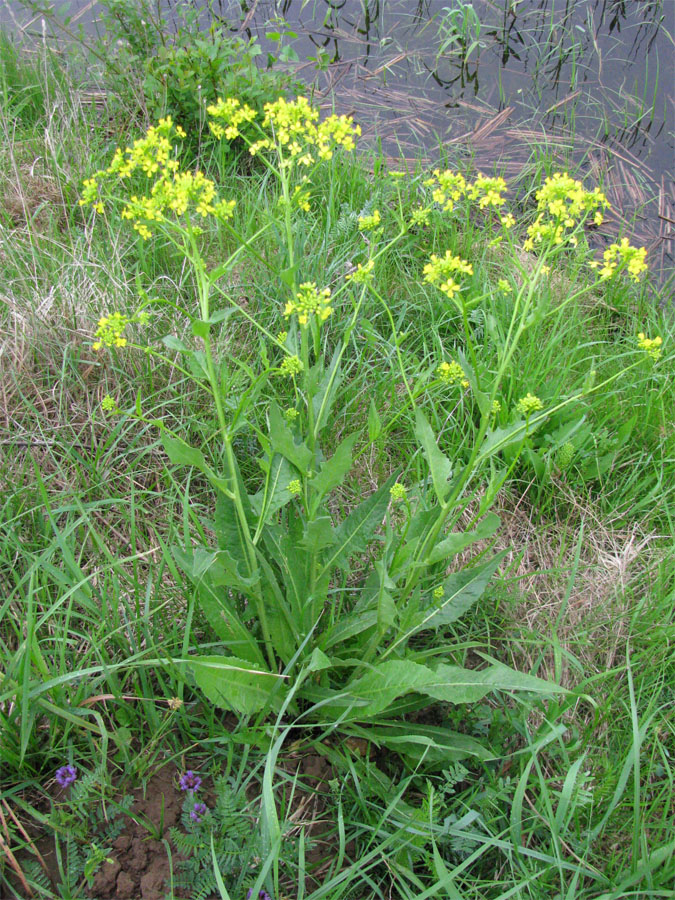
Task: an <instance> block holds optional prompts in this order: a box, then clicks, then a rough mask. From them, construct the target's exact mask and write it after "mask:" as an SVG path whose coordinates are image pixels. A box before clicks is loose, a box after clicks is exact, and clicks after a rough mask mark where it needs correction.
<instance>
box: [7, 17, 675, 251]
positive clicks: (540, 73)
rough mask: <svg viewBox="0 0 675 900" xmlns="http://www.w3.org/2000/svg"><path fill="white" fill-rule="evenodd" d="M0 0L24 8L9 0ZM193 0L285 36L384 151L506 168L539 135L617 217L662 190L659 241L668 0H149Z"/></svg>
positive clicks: (263, 39) (236, 27)
mask: <svg viewBox="0 0 675 900" xmlns="http://www.w3.org/2000/svg"><path fill="white" fill-rule="evenodd" d="M4 3H5V6H6V9H8V10H10V11H11V12H13V13H14V17H15V19H20V18H21V16H20V15H19V11H20V9H21V7H20V5H19V4H18V3H17V2H16V0H4ZM56 5H57V6H58V3H57V4H56ZM96 6H97V4H96V3H95V2H94V3H91V2H90V3H86V2H85V0H76V2H75V4H71V6H70V14H71V15H72V14H73V13H75V15H77V11H78V10H79V11H80V13H81V19H80V21H82V22H87V23H88V27H89V28H93V27H95V16H96ZM188 6H190V7H193V8H194V7H196V8H197V9H204V18H203V21H204V24H205V25H207V24H208V22H209V18H211V17H215V18H216V19H220V20H222V21H224V22H225V23H227V25H228V27H230V28H231V29H232V30H233V31H242V30H243V31H244V33H246V34H247V35H248V36H249V37H252V38H256V39H257V40H258V42H259V43H260V46H261V47H262V49H263V51H264V52H265V53H267V54H270V58H272V57H275V58H278V57H279V55H280V44H281V45H283V46H285V48H286V49H285V50H284V51H283V56H282V58H285V59H289V58H290V59H293V58H296V59H297V60H298V62H297V63H295V64H294V68H296V69H297V71H298V74H299V76H300V77H301V78H304V79H306V80H307V81H308V82H313V83H315V84H316V86H317V89H318V92H319V96H321V97H323V98H324V101H325V102H326V103H327V104H328V103H333V102H334V103H335V104H336V105H337V106H338V108H339V109H340V110H341V111H346V112H352V113H354V114H355V115H356V116H357V117H358V119H359V120H360V121H361V122H362V123H363V124H364V126H365V129H364V130H365V132H366V134H369V135H370V136H371V137H377V138H378V139H380V140H382V142H383V145H384V146H385V148H386V149H387V151H388V152H390V153H391V154H392V155H400V154H401V153H403V154H404V155H408V156H411V157H415V156H418V155H419V148H420V144H421V145H422V146H423V147H425V148H426V152H427V153H428V154H429V156H430V157H432V158H437V157H438V154H439V145H440V147H441V148H454V150H455V151H466V152H470V153H471V154H472V155H473V156H474V157H475V159H476V163H477V165H480V166H481V167H484V168H487V167H492V166H493V165H498V166H499V167H500V168H501V170H502V171H503V172H504V174H507V175H513V174H515V173H517V172H518V171H520V170H521V169H522V166H523V164H524V163H525V162H526V161H527V159H528V158H529V157H530V152H531V145H532V143H533V141H539V142H541V141H545V142H546V143H547V145H548V146H549V148H551V150H552V151H553V152H557V153H558V154H559V155H560V156H561V159H564V158H565V157H567V158H569V156H570V153H572V154H573V155H575V156H576V159H577V161H579V160H583V163H584V165H585V167H586V168H587V169H588V170H590V172H591V173H592V174H593V175H594V176H595V177H596V178H597V179H601V180H603V182H604V183H605V185H606V188H607V190H608V192H609V193H610V194H611V195H612V199H613V200H614V203H615V204H616V205H617V206H618V209H619V210H622V211H623V212H624V215H623V216H622V214H621V213H620V212H619V213H618V219H617V221H616V223H615V224H616V225H617V226H619V225H621V223H622V219H624V218H625V216H627V215H630V214H631V213H632V211H633V210H634V209H635V208H637V207H638V206H640V205H641V204H642V203H643V202H644V200H645V199H646V198H648V197H650V196H652V197H653V196H656V195H658V197H659V199H658V202H657V203H655V204H654V205H653V209H652V211H651V213H649V212H648V213H647V214H646V215H645V216H644V218H643V219H642V220H638V225H637V229H638V234H637V237H638V239H640V238H642V239H643V240H644V241H645V242H648V243H651V244H652V245H653V248H656V247H657V246H658V248H659V251H660V253H661V254H662V255H663V254H664V253H665V250H666V243H667V240H666V239H667V238H669V236H670V233H671V230H672V221H673V220H675V212H674V210H675V196H674V194H673V187H672V183H671V181H670V178H671V172H672V163H673V159H674V154H675V150H674V146H675V145H674V142H673V140H674V136H673V122H674V119H675V115H674V113H675V111H674V110H673V86H674V81H675V73H674V67H673V60H674V59H675V54H674V53H673V50H674V49H675V48H674V41H673V32H674V31H675V27H674V26H675V2H672V0H473V2H469V0H240V2H237V0H216V2H214V3H211V4H210V5H209V4H207V3H206V2H203V0H193V2H192V3H190V4H188V3H186V2H185V0H159V2H158V4H157V8H158V9H159V10H160V11H161V12H160V14H161V15H162V16H163V17H164V19H165V22H166V28H167V30H168V31H170V30H171V29H172V27H174V26H175V22H176V20H177V17H180V13H181V11H184V10H185V8H186V7H188ZM209 9H210V11H209ZM25 19H26V14H25V13H24V14H23V21H25ZM172 23H173V24H172ZM271 33H274V34H276V35H282V37H281V38H279V37H277V38H276V39H272V38H270V37H269V35H270V34H271ZM262 58H263V59H264V58H265V57H262ZM640 231H641V232H642V233H640ZM634 234H635V229H634Z"/></svg>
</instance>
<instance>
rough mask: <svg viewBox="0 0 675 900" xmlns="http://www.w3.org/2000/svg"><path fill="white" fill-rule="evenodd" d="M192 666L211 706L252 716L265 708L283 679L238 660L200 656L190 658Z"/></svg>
mask: <svg viewBox="0 0 675 900" xmlns="http://www.w3.org/2000/svg"><path fill="white" fill-rule="evenodd" d="M189 665H190V669H191V671H192V674H193V675H194V678H195V681H196V682H197V685H198V687H200V688H201V690H202V691H203V692H204V693H205V694H206V696H207V698H208V699H209V700H210V701H211V703H214V704H215V705H216V706H218V707H220V708H221V709H231V710H234V712H237V713H241V714H243V715H248V716H251V715H253V714H254V713H257V712H259V711H260V710H261V709H262V708H263V707H264V706H265V704H266V703H267V702H268V701H269V699H270V693H271V691H272V690H273V688H274V687H275V686H276V684H277V681H278V680H279V678H280V677H281V676H279V675H274V674H272V673H271V672H265V671H263V670H260V669H257V668H255V667H254V666H251V664H250V663H248V662H247V661H246V660H245V659H239V658H238V657H236V656H196V657H191V658H190V663H189Z"/></svg>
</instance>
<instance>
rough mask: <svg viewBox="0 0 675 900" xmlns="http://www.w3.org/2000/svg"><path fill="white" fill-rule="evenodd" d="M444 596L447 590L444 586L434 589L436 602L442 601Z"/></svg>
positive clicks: (440, 585)
mask: <svg viewBox="0 0 675 900" xmlns="http://www.w3.org/2000/svg"><path fill="white" fill-rule="evenodd" d="M444 594H445V590H444V588H443V585H442V584H439V585H438V587H435V588H434V600H442V599H443V595H444Z"/></svg>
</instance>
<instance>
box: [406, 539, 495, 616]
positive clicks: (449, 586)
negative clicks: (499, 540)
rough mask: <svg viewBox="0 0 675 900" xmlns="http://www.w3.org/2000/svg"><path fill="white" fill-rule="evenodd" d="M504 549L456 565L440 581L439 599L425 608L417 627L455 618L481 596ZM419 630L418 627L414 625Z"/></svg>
mask: <svg viewBox="0 0 675 900" xmlns="http://www.w3.org/2000/svg"><path fill="white" fill-rule="evenodd" d="M508 552H509V551H508V550H504V551H502V553H498V554H497V556H493V557H492V559H490V560H488V561H487V562H486V563H483V565H481V566H474V567H473V568H471V569H468V568H467V569H460V571H459V572H453V574H452V575H449V576H448V577H447V578H446V579H445V581H444V582H443V599H442V600H441V601H440V603H439V604H438V606H437V607H436V608H435V610H425V611H424V618H423V620H422V623H421V625H420V628H436V627H437V626H438V625H449V624H450V623H451V622H456V621H457V619H459V618H460V617H461V616H463V615H464V613H465V612H466V611H467V609H469V607H471V606H473V604H474V603H475V602H476V600H479V599H480V597H482V595H483V593H484V591H485V588H486V587H487V586H488V584H489V582H490V579H491V578H492V576H493V575H494V573H495V572H496V571H497V569H498V567H499V564H500V562H501V561H502V560H503V559H504V557H505V556H506V554H507V553H508ZM416 630H419V629H416Z"/></svg>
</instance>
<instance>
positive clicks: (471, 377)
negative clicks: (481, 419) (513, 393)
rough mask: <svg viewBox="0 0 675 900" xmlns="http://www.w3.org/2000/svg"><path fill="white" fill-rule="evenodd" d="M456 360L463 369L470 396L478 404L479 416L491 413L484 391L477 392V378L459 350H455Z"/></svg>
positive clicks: (488, 399) (488, 400) (488, 398)
mask: <svg viewBox="0 0 675 900" xmlns="http://www.w3.org/2000/svg"><path fill="white" fill-rule="evenodd" d="M457 359H458V360H459V363H460V365H461V367H462V369H464V374H465V375H466V380H467V381H468V382H469V385H470V386H471V396H472V397H473V399H474V400H475V401H476V403H477V404H478V409H479V410H480V411H481V414H482V415H485V414H486V413H490V412H491V411H492V410H491V404H490V397H489V396H488V395H487V394H486V393H485V391H481V390H479V388H478V378H477V377H476V373H475V372H474V369H473V366H472V365H471V363H470V362H469V360H468V359H467V358H466V356H464V354H463V353H462V351H461V350H459V349H458V350H457Z"/></svg>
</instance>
